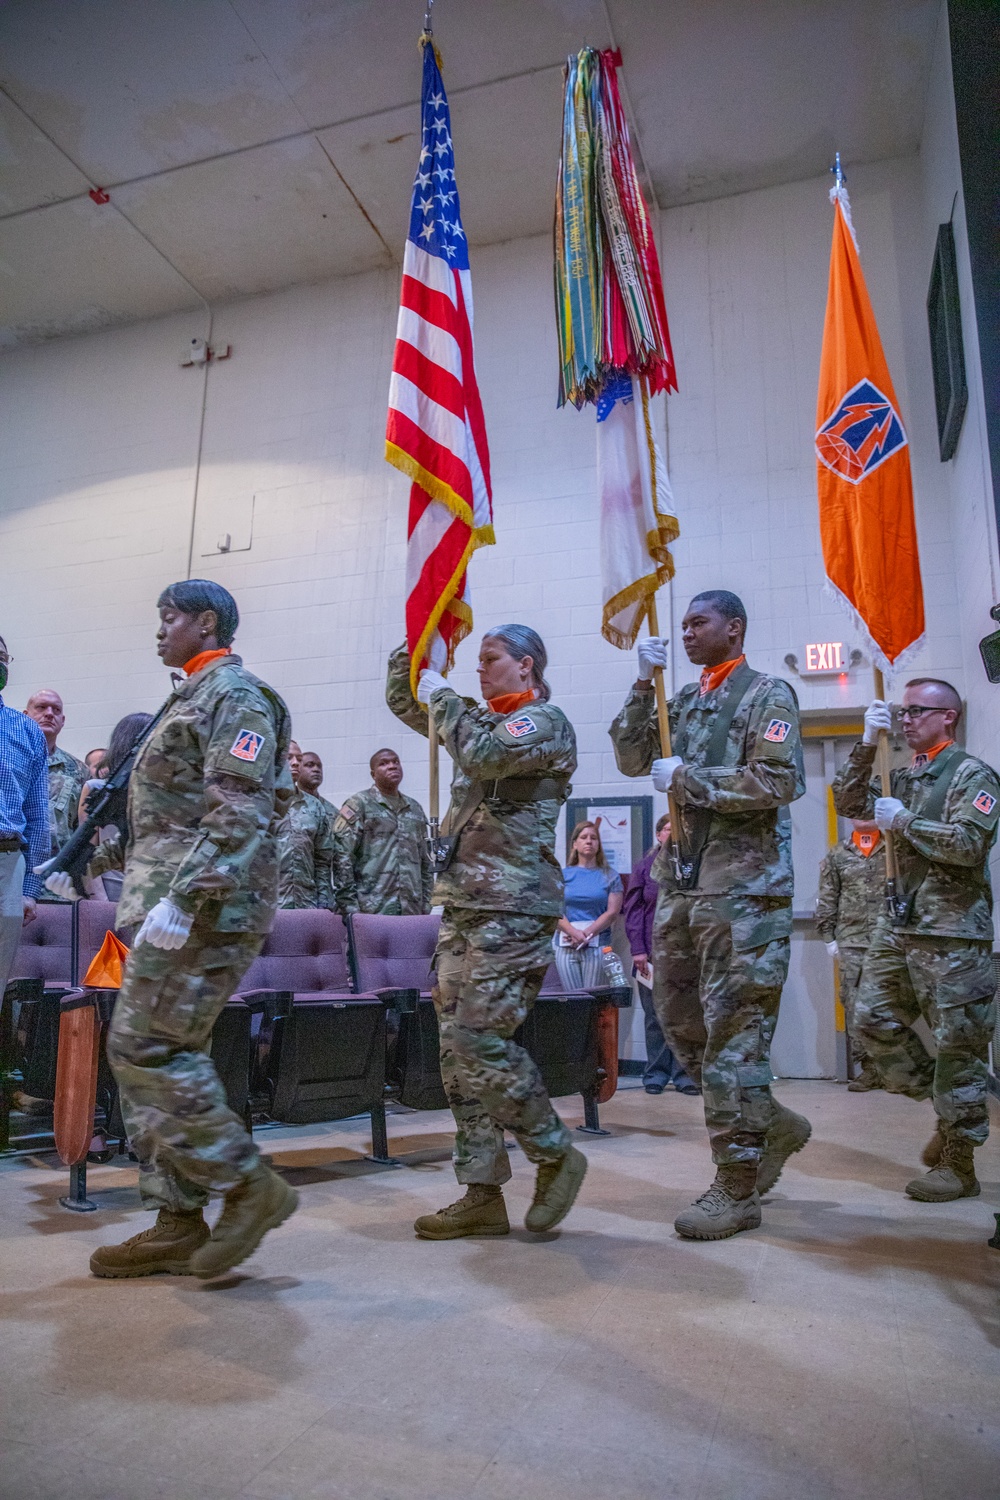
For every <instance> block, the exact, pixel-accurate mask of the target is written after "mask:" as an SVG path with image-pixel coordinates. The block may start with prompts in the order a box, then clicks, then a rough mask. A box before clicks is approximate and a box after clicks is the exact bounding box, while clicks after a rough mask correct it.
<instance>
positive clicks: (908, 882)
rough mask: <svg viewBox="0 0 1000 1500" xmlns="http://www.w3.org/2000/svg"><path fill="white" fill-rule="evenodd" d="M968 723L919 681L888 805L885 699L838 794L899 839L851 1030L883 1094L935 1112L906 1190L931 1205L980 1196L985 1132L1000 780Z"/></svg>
mask: <svg viewBox="0 0 1000 1500" xmlns="http://www.w3.org/2000/svg"><path fill="white" fill-rule="evenodd" d="M961 713H962V700H961V698H960V697H959V695H958V693H957V692H956V691H955V689H954V688H953V687H952V686H951V684H950V683H948V682H942V681H941V680H939V679H938V678H935V677H916V678H914V679H913V680H912V681H911V682H908V683H907V685H906V688H905V690H904V692H903V703H902V707H901V708H900V711H899V717H900V721H901V726H902V732H903V738H904V739H905V740H906V743H907V744H908V745H909V747H910V749H911V751H912V752H913V757H912V760H911V762H910V765H909V766H906V767H904V768H903V769H901V770H898V771H893V773H892V783H891V786H892V796H890V797H883V796H881V794H880V790H879V787H878V785H877V784H876V783H875V781H873V779H872V774H873V771H874V762H875V748H876V745H877V743H878V736H879V733H880V731H881V730H883V729H884V730H888V729H889V728H890V727H891V723H892V714H891V710H890V708H889V705H888V704H886V703H883V702H882V701H881V700H876V701H875V702H874V703H872V704H871V705H870V706H869V708H868V710H867V711H866V713H865V728H864V738H863V739H862V740H861V741H859V742H858V744H856V745H855V746H854V749H853V750H852V751H851V755H850V759H849V760H848V762H847V764H846V765H845V766H844V767H843V769H842V770H841V771H840V772H839V773H838V775H837V777H836V780H835V781H834V784H833V798H834V803H835V805H836V808H837V811H838V812H839V813H840V814H841V815H842V816H843V817H847V818H870V817H872V816H874V819H875V822H876V823H877V824H878V826H879V828H881V829H882V831H883V832H885V833H889V832H891V833H892V834H893V836H894V840H895V849H896V859H897V864H898V867H899V876H898V881H897V896H896V900H895V902H894V903H893V910H892V911H891V912H890V910H889V909H888V905H887V909H886V911H885V913H884V914H883V915H882V916H881V917H880V918H879V920H878V923H877V925H876V928H875V933H874V936H873V939H872V944H871V947H870V948H869V950H868V953H867V956H866V958H865V961H864V967H863V969H862V972H861V981H860V985H859V988H858V998H857V1004H856V1009H855V1021H856V1025H857V1027H858V1030H859V1031H860V1033H861V1035H862V1038H863V1041H864V1045H865V1047H866V1049H867V1050H868V1052H869V1054H870V1055H871V1057H872V1058H873V1059H874V1061H875V1063H876V1064H877V1066H878V1068H879V1071H880V1073H881V1074H882V1077H883V1080H884V1084H885V1087H886V1089H888V1091H889V1092H890V1093H894V1094H906V1095H907V1096H908V1097H909V1098H911V1099H928V1098H929V1099H931V1100H932V1101H933V1104H934V1110H935V1113H936V1115H937V1129H936V1131H935V1133H934V1136H933V1138H932V1139H931V1141H930V1142H929V1144H928V1145H927V1146H926V1147H925V1149H924V1152H923V1158H922V1159H923V1162H924V1165H925V1166H927V1167H928V1168H930V1170H929V1171H928V1172H927V1173H926V1174H925V1175H924V1176H922V1177H917V1178H914V1180H913V1181H912V1182H909V1183H907V1185H906V1191H907V1193H908V1194H909V1195H910V1197H911V1198H917V1199H919V1200H921V1201H922V1202H926V1203H946V1202H948V1201H950V1200H951V1199H953V1198H972V1197H975V1196H976V1195H977V1194H978V1193H979V1183H978V1181H977V1180H976V1173H975V1167H974V1164H973V1151H974V1150H975V1148H976V1147H977V1146H981V1145H982V1144H983V1142H984V1141H985V1140H986V1137H987V1135H988V1134H989V1117H988V1114H987V1106H986V1097H987V1079H988V1070H987V1062H986V1058H987V1048H988V1046H989V1042H990V1038H991V1036H992V1032H993V1027H994V1025H995V1021H996V1008H995V1002H994V998H993V997H994V991H995V989H996V979H995V976H994V968H993V955H992V947H993V894H992V891H991V889H990V880H989V873H988V859H989V852H990V849H991V847H992V845H993V842H994V840H995V838H996V830H997V821H998V819H1000V778H998V777H997V773H996V772H995V771H994V770H993V768H992V767H991V766H988V765H987V764H986V763H985V761H982V760H979V759H977V757H976V756H974V755H969V754H967V753H966V751H965V750H963V749H962V748H961V746H959V745H957V744H956V743H955V736H956V731H957V726H958V722H959V719H960V717H961ZM920 1016H922V1017H923V1018H924V1020H925V1021H926V1023H927V1025H928V1026H929V1028H930V1030H931V1032H932V1034H933V1036H934V1040H935V1042H936V1044H937V1056H936V1057H934V1058H932V1057H931V1056H930V1055H929V1053H928V1052H927V1049H926V1048H925V1047H924V1044H923V1042H922V1041H921V1040H920V1038H919V1036H918V1035H917V1033H916V1032H915V1031H914V1029H913V1027H914V1023H915V1022H916V1020H917V1018H918V1017H920Z"/></svg>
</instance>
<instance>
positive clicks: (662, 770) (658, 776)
mask: <svg viewBox="0 0 1000 1500" xmlns="http://www.w3.org/2000/svg"><path fill="white" fill-rule="evenodd" d="M683 764H684V762H683V760H682V759H681V757H680V756H679V755H668V756H667V757H666V758H665V759H664V760H654V761H653V766H652V769H651V771H650V773H649V774H650V775H651V776H652V778H653V785H654V786H655V787H656V790H657V791H658V792H669V790H670V783H671V782H672V781H673V779H674V772H675V771H676V770H677V767H678V766H682V765H683Z"/></svg>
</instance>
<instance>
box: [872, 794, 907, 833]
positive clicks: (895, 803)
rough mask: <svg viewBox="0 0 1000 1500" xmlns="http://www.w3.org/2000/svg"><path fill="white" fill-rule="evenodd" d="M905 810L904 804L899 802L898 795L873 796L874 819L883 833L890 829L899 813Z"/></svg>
mask: <svg viewBox="0 0 1000 1500" xmlns="http://www.w3.org/2000/svg"><path fill="white" fill-rule="evenodd" d="M905 811H906V804H905V803H904V802H900V800H899V798H898V797H876V798H875V821H876V823H877V824H878V826H879V827H880V828H881V830H882V832H883V833H885V832H886V830H887V829H890V828H891V827H892V825H893V823H894V822H895V821H896V818H897V817H898V816H899V814H900V813H901V812H905Z"/></svg>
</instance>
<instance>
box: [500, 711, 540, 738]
mask: <svg viewBox="0 0 1000 1500" xmlns="http://www.w3.org/2000/svg"><path fill="white" fill-rule="evenodd" d="M504 728H505V729H506V731H507V733H508V734H509V735H511V736H512V738H513V739H515V740H523V739H524V736H525V735H526V734H534V733H535V731H536V730H537V728H538V725H537V724H536V723H535V721H534V719H533V718H532V717H531V715H530V714H518V716H517V718H516V719H508V720H507V722H506V724H505V725H504Z"/></svg>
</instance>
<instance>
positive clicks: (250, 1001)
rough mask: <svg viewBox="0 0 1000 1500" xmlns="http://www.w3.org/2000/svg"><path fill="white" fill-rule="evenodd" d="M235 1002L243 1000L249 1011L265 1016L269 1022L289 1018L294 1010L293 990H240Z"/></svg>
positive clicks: (235, 996) (234, 997)
mask: <svg viewBox="0 0 1000 1500" xmlns="http://www.w3.org/2000/svg"><path fill="white" fill-rule="evenodd" d="M233 999H234V1000H242V1001H243V1004H244V1005H245V1006H246V1008H247V1010H249V1011H251V1012H252V1013H253V1014H254V1015H255V1016H259V1015H263V1016H265V1017H266V1018H267V1019H268V1020H269V1021H273V1020H274V1019H275V1017H276V1016H287V1015H290V1014H291V1010H292V991H291V990H239V991H237V993H236V994H235V995H234V996H233Z"/></svg>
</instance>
